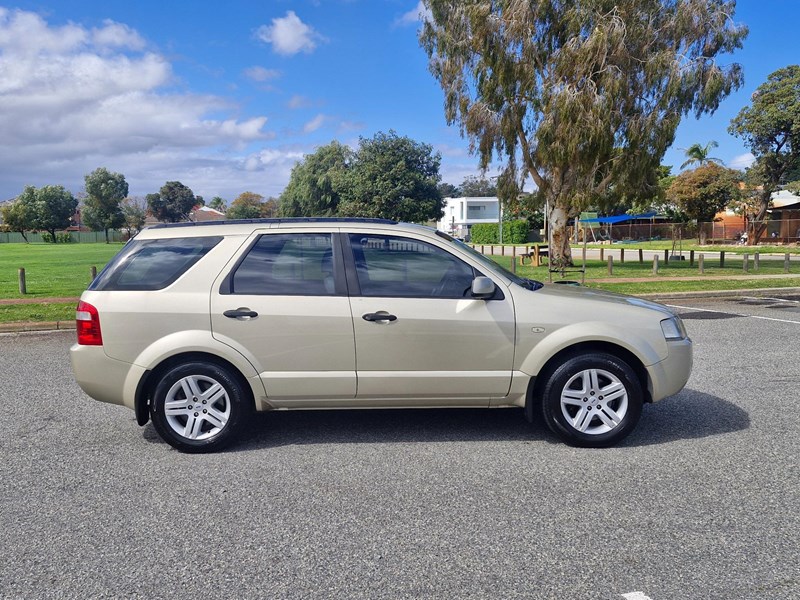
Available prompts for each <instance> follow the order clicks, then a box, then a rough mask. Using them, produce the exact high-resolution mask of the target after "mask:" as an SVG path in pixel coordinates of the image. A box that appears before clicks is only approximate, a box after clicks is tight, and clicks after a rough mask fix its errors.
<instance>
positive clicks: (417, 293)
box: [70, 218, 692, 452]
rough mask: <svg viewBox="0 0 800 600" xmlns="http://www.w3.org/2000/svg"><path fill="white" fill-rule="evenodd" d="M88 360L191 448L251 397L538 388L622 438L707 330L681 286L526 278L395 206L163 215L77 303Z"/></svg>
mask: <svg viewBox="0 0 800 600" xmlns="http://www.w3.org/2000/svg"><path fill="white" fill-rule="evenodd" d="M76 319H77V336H78V339H77V343H76V344H75V345H73V347H72V349H71V352H70V355H71V361H72V366H73V369H74V372H75V376H76V379H77V381H78V383H79V385H80V386H81V388H82V389H83V390H84V391H85V392H86V393H87V394H88V395H89V396H91V397H92V398H95V399H97V400H100V401H103V402H109V403H113V404H121V405H124V406H127V407H128V408H130V409H132V410H134V411H135V414H136V418H137V421H138V423H139V424H140V425H144V424H146V423H147V422H148V420H151V419H152V421H153V425H154V426H155V428H156V430H157V431H158V433H159V434H160V435H161V437H162V438H163V439H164V440H165V441H166V442H167V443H169V444H171V445H172V446H174V447H175V448H177V449H178V450H181V451H184V452H208V451H214V450H218V449H221V448H223V447H225V446H226V445H228V444H229V443H231V442H233V441H234V440H235V439H236V436H237V433H238V432H239V431H240V429H241V427H242V425H243V424H245V423H246V421H247V419H248V416H249V415H250V414H251V412H252V411H269V410H281V409H320V408H322V409H344V408H411V407H437V408H442V407H484V408H502V407H521V408H523V409H524V414H525V416H526V418H528V419H529V420H534V419H537V418H539V419H542V420H543V421H544V422H545V423H546V424H547V425H548V427H549V428H550V429H551V430H552V431H553V432H554V433H555V434H556V435H557V436H558V437H560V438H561V439H562V440H564V441H565V442H567V443H569V444H573V445H577V446H587V447H604V446H609V445H612V444H615V443H616V442H618V441H620V440H621V439H623V438H624V437H625V436H626V435H628V434H629V433H630V432H631V431H632V430H633V428H634V427H635V426H636V423H637V421H638V420H639V417H640V415H641V412H642V407H643V404H645V403H648V402H654V401H657V400H660V399H662V398H665V397H667V396H670V395H672V394H675V393H677V392H678V391H680V390H681V389H682V388H683V386H684V385H685V384H686V381H687V380H688V378H689V374H690V371H691V365H692V343H691V341H690V340H689V338H688V337H687V335H686V331H685V329H684V327H683V323H682V322H681V320H680V318H679V317H677V316H675V315H673V314H672V313H671V312H670V311H669V309H667V308H666V307H664V306H661V305H658V304H655V303H652V302H647V301H644V300H640V299H637V298H631V297H627V296H621V295H616V294H610V293H605V292H600V291H596V290H590V289H588V288H581V287H568V286H557V285H550V286H544V285H542V284H540V283H538V282H535V281H532V280H528V279H523V278H520V277H518V276H517V275H515V274H513V273H511V272H508V271H506V270H505V269H503V268H502V267H501V266H500V265H498V264H497V263H495V262H494V261H493V260H491V259H490V258H488V257H485V256H483V255H482V254H480V253H478V252H476V251H475V250H473V249H472V248H470V247H469V246H467V245H465V244H463V243H462V242H459V241H458V240H455V239H453V238H451V237H450V236H448V235H446V234H444V233H442V232H439V231H436V230H434V229H430V228H427V227H423V226H419V225H411V224H404V223H397V222H394V221H388V220H379V219H332V218H330V219H322V218H319V219H257V220H251V221H228V222H218V223H213V222H212V223H181V224H173V225H158V226H155V227H151V228H148V229H145V230H144V231H142V232H141V233H140V234H139V235H137V236H136V237H135V238H134V239H133V240H131V241H130V242H129V243H128V244H127V245H126V246H125V247H124V248H123V249H122V250H121V251H120V252H119V253H118V254H117V256H116V257H115V258H114V259H113V260H112V261H111V262H110V263H109V264H108V265H107V266H106V268H105V269H104V270H103V271H102V272H101V273H100V274H99V275H98V277H97V278H96V279H95V280H94V281H93V282H92V284H91V285H90V287H89V289H88V290H86V291H85V292H84V293H83V295H82V296H81V301H80V303H79V305H78V308H77V313H76Z"/></svg>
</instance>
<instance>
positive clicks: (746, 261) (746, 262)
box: [742, 252, 750, 273]
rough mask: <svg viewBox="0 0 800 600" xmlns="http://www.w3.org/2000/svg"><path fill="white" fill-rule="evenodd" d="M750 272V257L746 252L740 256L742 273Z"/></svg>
mask: <svg viewBox="0 0 800 600" xmlns="http://www.w3.org/2000/svg"><path fill="white" fill-rule="evenodd" d="M749 270H750V255H749V254H747V253H746V252H745V253H744V255H743V256H742V271H744V272H745V273H747V272H748V271H749Z"/></svg>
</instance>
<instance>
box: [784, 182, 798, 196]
mask: <svg viewBox="0 0 800 600" xmlns="http://www.w3.org/2000/svg"><path fill="white" fill-rule="evenodd" d="M786 189H787V190H789V191H790V192H792V193H793V194H795V195H798V194H800V180H798V181H790V182H789V183H787V184H786Z"/></svg>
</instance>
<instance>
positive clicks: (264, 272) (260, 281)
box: [230, 233, 336, 296]
mask: <svg viewBox="0 0 800 600" xmlns="http://www.w3.org/2000/svg"><path fill="white" fill-rule="evenodd" d="M334 269H335V266H334V261H333V247H332V245H331V235H330V234H315V233H307V234H306V233H279V234H273V233H271V234H267V235H262V236H261V237H260V238H259V240H258V242H256V244H255V245H254V246H253V247H252V248H251V249H250V252H249V253H248V254H247V256H246V257H245V258H244V260H243V261H242V262H241V264H240V265H239V266H238V267H237V269H236V271H235V272H234V273H233V278H232V280H231V286H230V293H232V294H251V295H267V296H272V295H281V296H331V295H334V294H335V293H336V285H335V278H334Z"/></svg>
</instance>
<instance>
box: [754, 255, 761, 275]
mask: <svg viewBox="0 0 800 600" xmlns="http://www.w3.org/2000/svg"><path fill="white" fill-rule="evenodd" d="M759 258H760V257H759V253H758V252H756V253H755V254H753V270H754V271H758V263H759Z"/></svg>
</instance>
